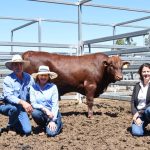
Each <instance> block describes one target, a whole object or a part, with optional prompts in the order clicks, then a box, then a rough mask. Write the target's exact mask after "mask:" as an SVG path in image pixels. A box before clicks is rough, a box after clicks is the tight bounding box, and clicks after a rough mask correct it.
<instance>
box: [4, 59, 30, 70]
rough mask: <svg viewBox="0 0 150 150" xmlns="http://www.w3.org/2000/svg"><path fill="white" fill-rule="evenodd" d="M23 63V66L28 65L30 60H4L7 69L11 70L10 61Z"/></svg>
mask: <svg viewBox="0 0 150 150" xmlns="http://www.w3.org/2000/svg"><path fill="white" fill-rule="evenodd" d="M17 62H18V63H23V66H24V67H25V66H28V65H29V64H30V61H26V60H17V61H7V62H5V66H6V67H7V68H8V69H9V70H12V63H17Z"/></svg>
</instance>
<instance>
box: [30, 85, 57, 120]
mask: <svg viewBox="0 0 150 150" xmlns="http://www.w3.org/2000/svg"><path fill="white" fill-rule="evenodd" d="M30 101H31V105H32V107H33V108H36V109H41V110H42V108H45V107H46V108H47V109H49V110H50V111H51V112H52V113H53V114H54V118H53V119H52V120H53V121H55V120H56V119H57V114H58V110H59V99H58V89H57V86H56V85H55V84H53V83H47V84H46V85H45V86H44V88H43V89H41V87H40V86H39V84H38V83H36V84H35V85H33V86H32V87H31V89H30Z"/></svg>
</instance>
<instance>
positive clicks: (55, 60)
mask: <svg viewBox="0 0 150 150" xmlns="http://www.w3.org/2000/svg"><path fill="white" fill-rule="evenodd" d="M22 57H23V59H24V60H28V61H30V65H29V66H27V67H26V68H24V70H25V71H26V72H28V73H30V74H32V73H34V72H37V71H38V67H39V66H40V65H47V66H49V68H50V71H53V72H56V73H57V74H58V77H57V78H56V79H54V80H53V82H54V83H55V84H56V85H57V86H58V88H59V93H60V95H63V94H65V93H67V92H72V91H75V92H80V93H81V94H85V89H84V81H85V80H91V81H92V80H98V78H101V77H102V76H103V74H102V72H103V71H102V70H103V65H102V60H104V59H107V56H106V55H105V54H102V53H99V54H90V55H84V56H68V55H60V54H54V53H48V52H39V51H27V52H25V53H23V55H22Z"/></svg>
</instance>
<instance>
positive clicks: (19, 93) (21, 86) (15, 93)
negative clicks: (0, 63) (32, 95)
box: [0, 55, 34, 135]
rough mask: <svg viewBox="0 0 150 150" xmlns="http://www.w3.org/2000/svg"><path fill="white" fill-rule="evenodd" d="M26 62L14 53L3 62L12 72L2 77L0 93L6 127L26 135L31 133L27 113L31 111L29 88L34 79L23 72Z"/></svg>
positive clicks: (1, 109) (1, 110) (0, 107)
mask: <svg viewBox="0 0 150 150" xmlns="http://www.w3.org/2000/svg"><path fill="white" fill-rule="evenodd" d="M28 64H29V62H28V61H24V60H23V59H22V57H21V56H20V55H14V56H13V57H12V60H10V61H7V62H6V63H5V66H6V67H7V68H8V69H10V70H11V71H12V73H11V74H9V75H7V76H6V77H5V79H4V83H3V93H2V95H3V101H4V102H5V104H3V105H1V106H0V113H2V114H4V115H7V116H9V122H8V126H7V127H8V129H9V130H13V131H17V132H19V133H23V134H26V135H29V134H30V133H31V124H30V119H29V117H28V113H31V112H32V106H31V105H30V104H29V103H28V101H29V88H30V86H31V85H32V84H34V79H33V78H32V77H31V76H30V75H29V74H28V73H26V72H23V67H24V66H26V65H28ZM11 133H13V132H11Z"/></svg>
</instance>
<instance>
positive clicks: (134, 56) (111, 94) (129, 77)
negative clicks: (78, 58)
mask: <svg viewBox="0 0 150 150" xmlns="http://www.w3.org/2000/svg"><path fill="white" fill-rule="evenodd" d="M30 1H37V2H46V3H55V4H64V5H72V6H78V8H79V9H78V14H79V15H78V17H79V18H78V21H77V22H76V21H68V20H53V19H41V18H40V19H39V18H38V19H26V18H13V17H0V19H11V20H23V21H28V23H25V24H23V25H21V26H19V27H16V28H14V29H12V30H11V42H3V41H0V46H11V47H12V49H11V52H10V53H9V54H8V53H5V52H2V53H0V90H1V88H2V82H3V78H4V76H5V75H7V74H8V73H10V71H9V70H7V69H6V68H5V66H4V61H6V60H8V59H9V60H10V59H11V57H12V55H13V54H15V52H14V51H13V46H20V47H38V48H39V50H40V49H41V47H50V48H71V49H75V50H76V52H77V55H79V53H80V54H83V53H84V48H89V52H90V48H101V47H105V48H108V49H112V50H113V51H107V52H104V53H106V54H108V55H116V54H117V55H120V56H121V58H122V59H123V60H127V61H129V62H130V63H131V66H130V67H129V68H126V69H123V73H124V79H123V80H122V81H118V82H116V83H113V84H111V85H110V86H109V87H108V91H106V92H105V93H104V94H102V95H101V96H100V97H102V98H108V99H119V100H130V97H131V93H132V87H133V86H134V85H135V83H136V82H138V81H139V80H138V75H137V69H138V67H139V65H140V64H142V63H143V62H149V60H150V53H149V52H150V46H147V47H141V46H140V47H138V46H132V45H115V44H114V45H101V44H99V45H98V44H97V45H96V44H94V43H100V42H106V41H115V40H117V39H122V38H130V37H137V36H142V35H147V34H149V33H150V28H149V27H146V26H136V25H128V24H129V23H133V22H137V21H141V20H146V19H149V18H150V16H146V17H142V18H137V19H134V20H129V21H126V22H121V23H117V24H105V23H88V22H82V20H81V7H82V5H84V6H90V7H100V8H107V9H117V10H126V11H133V12H144V13H148V14H149V13H150V11H149V10H142V9H131V8H125V7H115V6H109V5H99V4H93V3H86V2H88V1H89V0H81V1H78V2H77V3H72V2H64V1H60V0H59V1H58V0H55V1H53V0H30ZM42 21H47V22H59V23H71V24H78V44H74V45H70V44H52V43H42V40H41V22H42ZM34 23H38V43H27V42H13V35H14V32H15V31H16V30H19V29H22V28H24V27H26V26H29V25H31V24H34ZM83 24H84V25H94V26H108V27H111V28H113V31H114V32H113V36H108V37H102V38H98V39H92V40H86V41H82V28H81V26H82V25H83ZM118 26H122V27H132V28H141V29H144V30H139V31H136V32H130V33H124V34H119V35H115V29H116V27H118ZM149 45H150V44H149ZM114 49H117V50H114ZM118 49H119V50H118ZM79 50H80V51H79ZM17 53H18V52H17ZM143 53H146V54H143ZM139 58H140V59H139ZM126 89H129V90H126ZM119 90H120V92H119ZM124 90H126V91H124ZM118 92H119V93H120V94H118ZM77 97H79V96H78V95H76V96H75V97H74V98H75V99H77ZM64 98H65V99H66V98H67V97H64ZM74 98H73V97H72V96H70V95H69V96H68V99H74Z"/></svg>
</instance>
